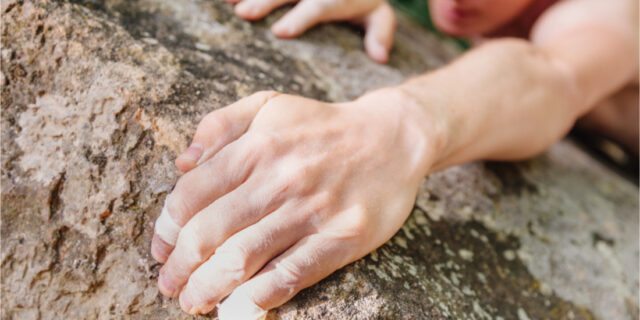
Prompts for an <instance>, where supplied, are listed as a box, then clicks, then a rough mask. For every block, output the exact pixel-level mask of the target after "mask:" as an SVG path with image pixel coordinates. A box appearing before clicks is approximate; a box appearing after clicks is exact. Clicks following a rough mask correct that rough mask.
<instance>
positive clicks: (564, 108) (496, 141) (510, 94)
mask: <svg viewBox="0 0 640 320" xmlns="http://www.w3.org/2000/svg"><path fill="white" fill-rule="evenodd" d="M385 90H390V91H389V92H392V93H391V94H393V95H395V96H399V97H401V100H402V102H401V104H403V105H404V109H406V110H407V111H406V112H407V113H408V114H409V113H410V114H411V115H409V116H408V117H409V118H411V119H412V120H415V121H420V122H422V123H424V124H426V123H429V124H428V125H424V126H423V127H424V131H423V134H424V137H426V139H427V140H430V142H429V143H431V145H430V147H431V148H432V149H435V150H433V151H432V152H431V156H430V157H431V160H430V161H429V162H430V163H427V164H426V165H427V167H428V168H427V169H426V170H425V172H424V173H425V174H427V173H429V172H433V171H437V170H441V169H444V168H446V167H450V166H453V165H456V164H460V163H464V162H467V161H473V160H477V159H491V160H517V159H522V158H526V157H530V156H533V155H535V154H537V153H539V152H541V151H543V150H545V149H546V148H547V147H549V146H550V145H551V144H553V143H554V142H555V141H557V140H558V139H560V138H561V137H562V136H563V135H565V134H566V132H567V131H568V130H569V129H570V128H571V126H572V124H573V123H574V121H575V120H576V119H577V117H578V116H579V114H580V112H581V111H582V104H583V101H581V98H580V96H579V94H578V90H577V88H575V85H574V84H573V82H572V81H571V79H570V78H569V77H568V76H567V74H565V73H564V72H563V70H562V69H561V68H559V67H558V66H557V65H556V64H554V62H553V61H551V59H550V58H549V57H548V56H546V55H544V54H543V53H541V52H540V51H538V50H537V49H534V48H533V47H531V46H530V45H529V44H527V43H526V42H524V41H521V40H497V41H493V43H490V44H487V45H484V46H482V47H479V48H477V49H475V50H473V51H471V52H469V53H468V54H466V55H464V56H463V57H461V58H460V59H458V60H457V61H455V62H453V63H452V64H450V65H448V66H446V67H444V68H442V69H439V70H437V71H435V72H432V73H428V74H425V75H422V76H419V77H416V78H413V79H411V80H409V81H407V82H405V83H403V84H401V85H399V86H396V87H393V88H390V89H385ZM407 106H409V107H407ZM425 156H426V155H425Z"/></svg>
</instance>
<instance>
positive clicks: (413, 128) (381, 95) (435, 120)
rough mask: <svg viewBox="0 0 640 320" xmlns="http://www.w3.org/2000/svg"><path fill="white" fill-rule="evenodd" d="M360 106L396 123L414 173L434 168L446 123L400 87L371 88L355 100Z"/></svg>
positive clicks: (441, 149) (444, 138) (427, 171)
mask: <svg viewBox="0 0 640 320" xmlns="http://www.w3.org/2000/svg"><path fill="white" fill-rule="evenodd" d="M352 103H353V104H355V105H356V107H359V108H366V109H368V110H373V111H375V113H376V114H378V115H379V117H380V119H381V121H385V122H393V121H395V122H396V123H397V125H396V128H395V130H397V132H398V136H399V137H401V138H400V139H399V141H400V143H399V144H400V145H399V147H400V148H402V149H403V152H401V154H403V155H405V156H406V161H407V165H408V168H409V169H410V171H411V172H412V174H413V175H414V176H417V177H419V178H420V179H422V177H424V176H426V175H427V174H429V173H430V172H432V171H433V169H434V165H435V163H436V162H438V160H439V155H440V154H442V152H443V151H444V149H445V145H446V135H445V130H444V129H445V128H446V126H445V125H444V122H443V121H442V119H441V118H440V117H438V116H437V115H436V114H435V113H434V112H431V110H429V108H427V107H425V106H424V105H423V104H422V103H421V102H420V101H419V99H418V98H417V97H414V96H412V95H411V94H410V92H408V91H407V90H404V89H403V88H402V87H401V86H396V87H388V88H382V89H377V90H374V91H370V92H367V93H365V94H364V95H362V96H361V97H359V98H358V99H356V100H355V101H353V102H352Z"/></svg>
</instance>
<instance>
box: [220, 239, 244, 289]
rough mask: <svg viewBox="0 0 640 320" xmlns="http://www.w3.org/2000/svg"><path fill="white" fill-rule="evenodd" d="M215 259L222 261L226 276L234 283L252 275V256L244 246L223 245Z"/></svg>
mask: <svg viewBox="0 0 640 320" xmlns="http://www.w3.org/2000/svg"><path fill="white" fill-rule="evenodd" d="M215 259H218V260H219V261H221V269H222V272H223V273H224V277H225V278H227V279H230V280H231V282H233V283H241V282H243V281H244V280H246V278H247V277H248V276H249V275H250V270H249V269H250V258H249V254H248V252H247V250H246V249H244V247H243V246H240V245H223V246H221V247H220V248H218V250H217V251H216V254H215Z"/></svg>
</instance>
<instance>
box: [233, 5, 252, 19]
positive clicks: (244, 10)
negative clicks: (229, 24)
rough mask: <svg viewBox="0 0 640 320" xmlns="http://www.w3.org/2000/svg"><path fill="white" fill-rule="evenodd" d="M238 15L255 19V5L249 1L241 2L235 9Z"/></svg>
mask: <svg viewBox="0 0 640 320" xmlns="http://www.w3.org/2000/svg"><path fill="white" fill-rule="evenodd" d="M233 11H234V12H235V13H236V15H237V16H239V17H241V18H243V19H247V20H249V19H253V18H254V16H255V7H254V6H253V5H252V4H251V3H250V2H248V1H244V2H240V3H239V4H237V5H236V7H235V8H234V9H233Z"/></svg>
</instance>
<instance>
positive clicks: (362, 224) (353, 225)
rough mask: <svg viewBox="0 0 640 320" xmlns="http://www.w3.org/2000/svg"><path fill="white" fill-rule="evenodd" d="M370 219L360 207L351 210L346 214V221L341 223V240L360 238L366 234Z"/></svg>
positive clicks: (366, 212) (367, 213)
mask: <svg viewBox="0 0 640 320" xmlns="http://www.w3.org/2000/svg"><path fill="white" fill-rule="evenodd" d="M370 219H371V217H370V214H369V212H368V211H367V210H366V209H365V208H364V207H362V206H356V207H355V208H353V210H349V211H348V212H346V219H344V221H343V222H344V225H343V226H344V227H343V230H342V236H343V238H361V236H362V235H364V234H366V233H367V232H368V228H367V227H368V225H369V220H370Z"/></svg>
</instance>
